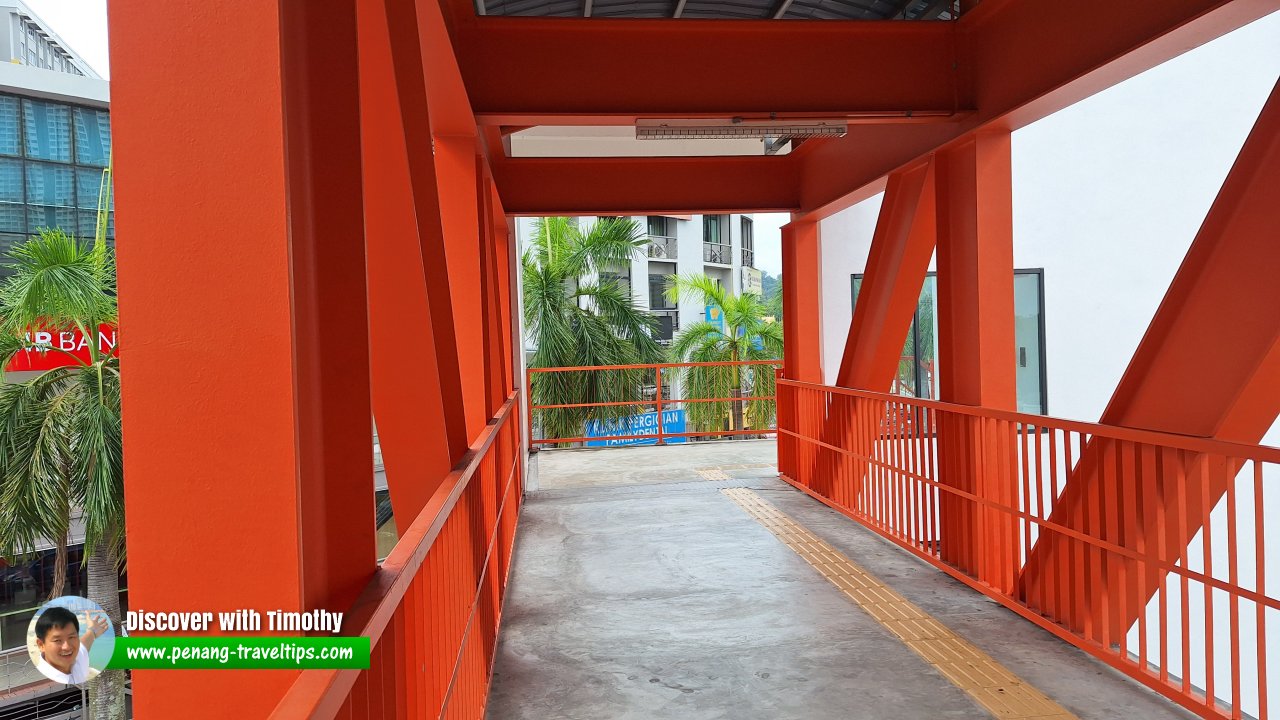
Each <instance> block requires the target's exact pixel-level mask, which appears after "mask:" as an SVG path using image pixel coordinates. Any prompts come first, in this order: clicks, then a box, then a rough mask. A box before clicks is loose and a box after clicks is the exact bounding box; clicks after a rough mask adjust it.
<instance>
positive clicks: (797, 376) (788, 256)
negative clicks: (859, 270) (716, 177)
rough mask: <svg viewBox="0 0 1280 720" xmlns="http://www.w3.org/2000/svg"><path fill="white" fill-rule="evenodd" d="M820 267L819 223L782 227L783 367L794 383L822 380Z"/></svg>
mask: <svg viewBox="0 0 1280 720" xmlns="http://www.w3.org/2000/svg"><path fill="white" fill-rule="evenodd" d="M821 266H822V241H821V238H820V236H819V232H818V224H817V223H814V222H806V221H803V220H796V219H793V220H792V221H791V222H790V223H788V224H786V225H783V226H782V291H783V302H782V314H783V323H782V332H783V341H784V342H783V367H784V368H785V371H784V374H785V375H786V377H788V378H791V379H793V380H804V381H806V382H816V383H820V382H822V381H823V378H822V282H821V277H822V275H821Z"/></svg>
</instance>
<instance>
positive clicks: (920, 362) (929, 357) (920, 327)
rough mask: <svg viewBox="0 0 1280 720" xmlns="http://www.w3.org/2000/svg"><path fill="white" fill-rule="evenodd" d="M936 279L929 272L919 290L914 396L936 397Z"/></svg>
mask: <svg viewBox="0 0 1280 720" xmlns="http://www.w3.org/2000/svg"><path fill="white" fill-rule="evenodd" d="M937 306H938V279H937V278H936V277H934V276H933V275H932V274H930V275H929V276H928V277H926V278H925V280H924V289H923V290H922V291H921V292H920V305H919V307H917V308H916V319H915V334H916V335H915V336H916V340H917V348H918V349H919V352H918V353H917V354H916V387H917V388H918V391H917V394H916V397H922V398H929V399H937V397H938V342H937V337H938V314H937V313H936V312H935V311H934V309H935V308H936V307H937Z"/></svg>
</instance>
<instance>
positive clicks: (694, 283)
mask: <svg viewBox="0 0 1280 720" xmlns="http://www.w3.org/2000/svg"><path fill="white" fill-rule="evenodd" d="M663 294H664V295H666V298H667V299H668V300H670V301H671V302H679V301H680V300H682V299H693V300H696V301H697V302H700V303H702V304H703V305H714V306H716V307H719V308H723V307H724V304H725V302H726V300H727V299H728V294H727V293H726V291H725V289H724V288H723V287H722V286H720V285H717V284H716V281H715V280H712V279H711V278H709V277H707V276H706V275H704V274H703V273H684V274H681V275H668V276H667V286H666V290H665V291H664V293H663Z"/></svg>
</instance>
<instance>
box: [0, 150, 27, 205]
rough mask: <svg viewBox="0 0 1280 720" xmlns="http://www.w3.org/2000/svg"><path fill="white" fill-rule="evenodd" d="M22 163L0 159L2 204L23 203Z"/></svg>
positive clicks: (0, 198)
mask: <svg viewBox="0 0 1280 720" xmlns="http://www.w3.org/2000/svg"><path fill="white" fill-rule="evenodd" d="M25 200H26V198H25V197H24V196H23V194H22V161H21V160H4V159H0V202H11V203H21V202H25Z"/></svg>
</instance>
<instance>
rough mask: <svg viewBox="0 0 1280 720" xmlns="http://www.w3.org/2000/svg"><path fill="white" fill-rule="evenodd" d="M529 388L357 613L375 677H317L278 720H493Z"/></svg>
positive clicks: (327, 673)
mask: <svg viewBox="0 0 1280 720" xmlns="http://www.w3.org/2000/svg"><path fill="white" fill-rule="evenodd" d="M517 398H518V392H517V393H514V394H512V396H511V397H510V398H508V399H507V401H506V403H505V404H504V405H503V406H502V408H501V409H500V410H499V411H498V413H497V414H496V415H495V416H494V418H493V421H492V422H490V423H489V425H488V427H487V428H485V430H484V431H483V432H482V433H481V434H480V437H479V438H478V439H477V440H476V441H475V442H474V443H473V444H472V445H471V449H470V452H469V453H467V455H466V459H465V460H464V461H463V462H462V463H461V464H459V466H458V467H457V468H455V469H454V470H453V472H451V473H449V475H448V476H447V477H445V479H444V482H442V483H441V484H440V487H439V489H438V490H437V491H436V493H435V494H434V495H433V496H432V498H431V501H430V502H428V503H427V505H426V507H425V508H423V510H422V512H421V513H419V514H418V517H417V519H416V520H414V522H413V524H412V525H410V526H409V528H408V529H407V530H406V531H405V532H404V533H403V534H402V535H401V537H400V541H399V543H397V544H396V546H395V548H394V549H393V550H392V551H391V554H390V555H389V556H387V558H386V560H384V561H383V563H382V566H381V567H380V568H379V570H378V572H377V573H376V574H375V575H374V577H373V580H372V581H370V583H369V585H368V587H367V588H366V590H365V592H364V593H363V595H361V597H360V599H359V600H358V601H357V602H356V604H355V606H354V607H353V608H352V609H351V611H350V613H349V615H348V617H349V618H350V619H349V620H348V621H347V623H350V624H349V625H347V626H348V627H354V628H360V630H359V631H358V633H357V634H359V635H367V636H369V637H370V638H371V645H372V658H371V661H370V667H369V669H368V670H306V671H303V672H302V673H301V674H300V675H299V677H298V679H297V680H296V681H295V682H294V684H293V686H292V687H291V688H290V689H289V692H288V693H287V694H286V695H285V697H284V698H283V699H282V700H281V702H280V703H279V705H277V707H276V709H275V711H274V713H273V714H272V715H271V717H272V718H282V719H283V718H290V719H292V718H334V717H341V718H344V720H345V719H348V718H349V719H351V720H356V719H362V718H370V719H375V718H403V717H441V718H463V719H465V720H471V719H473V718H479V717H482V716H483V715H484V706H485V700H486V698H487V694H488V688H489V677H490V672H491V671H492V668H493V654H494V649H495V644H496V642H497V637H498V621H499V618H500V616H501V612H502V600H503V596H504V594H505V590H506V586H507V575H508V571H509V569H510V566H511V552H512V545H513V541H514V539H515V531H516V521H517V518H518V515H519V511H520V503H521V498H522V496H523V489H522V485H523V475H522V472H521V453H520V424H519V422H517V418H518V417H519V415H518V414H517V413H518V410H517V407H518V399H517Z"/></svg>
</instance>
